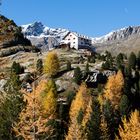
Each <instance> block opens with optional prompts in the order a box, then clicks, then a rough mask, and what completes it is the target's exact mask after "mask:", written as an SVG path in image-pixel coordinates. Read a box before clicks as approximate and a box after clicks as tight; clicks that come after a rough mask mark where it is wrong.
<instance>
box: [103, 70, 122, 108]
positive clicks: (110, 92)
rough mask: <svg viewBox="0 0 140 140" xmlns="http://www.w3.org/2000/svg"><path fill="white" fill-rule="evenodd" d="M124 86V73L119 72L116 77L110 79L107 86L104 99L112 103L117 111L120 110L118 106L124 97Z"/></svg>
mask: <svg viewBox="0 0 140 140" xmlns="http://www.w3.org/2000/svg"><path fill="white" fill-rule="evenodd" d="M123 86H124V78H123V74H122V72H121V71H120V70H119V71H118V72H117V74H116V75H112V76H110V77H109V78H108V81H107V84H106V86H105V91H104V93H105V94H104V97H105V99H107V100H110V101H111V104H112V105H113V107H114V108H115V109H118V105H119V102H120V99H121V96H122V89H123Z"/></svg>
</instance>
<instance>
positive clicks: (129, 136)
mask: <svg viewBox="0 0 140 140" xmlns="http://www.w3.org/2000/svg"><path fill="white" fill-rule="evenodd" d="M122 122H123V127H122V126H121V125H120V126H119V135H120V138H121V139H122V140H140V112H139V111H138V110H135V111H134V112H132V113H131V115H130V119H129V121H127V119H126V117H125V118H123V119H122ZM120 138H119V137H118V136H116V140H120Z"/></svg>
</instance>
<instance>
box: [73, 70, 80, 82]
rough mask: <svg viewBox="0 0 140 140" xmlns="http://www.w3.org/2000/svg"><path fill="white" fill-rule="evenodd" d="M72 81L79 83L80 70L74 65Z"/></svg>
mask: <svg viewBox="0 0 140 140" xmlns="http://www.w3.org/2000/svg"><path fill="white" fill-rule="evenodd" d="M74 81H75V82H76V83H77V84H80V83H81V70H80V68H79V67H76V68H75V69H74Z"/></svg>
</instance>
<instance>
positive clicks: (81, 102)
mask: <svg viewBox="0 0 140 140" xmlns="http://www.w3.org/2000/svg"><path fill="white" fill-rule="evenodd" d="M89 97H90V96H89V93H88V90H87V87H86V84H85V83H82V84H81V86H80V87H79V90H78V92H77V94H76V96H75V99H74V100H73V101H72V104H71V107H70V113H69V114H70V126H69V129H68V135H67V136H66V140H73V139H75V140H85V137H84V136H83V135H82V134H83V132H82V125H81V124H79V123H78V121H77V117H78V115H79V111H80V110H82V112H83V115H84V114H85V110H86V107H87V105H88V102H89Z"/></svg>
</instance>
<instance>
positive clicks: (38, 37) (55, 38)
mask: <svg viewBox="0 0 140 140" xmlns="http://www.w3.org/2000/svg"><path fill="white" fill-rule="evenodd" d="M21 27H22V32H23V34H24V35H25V36H26V37H27V38H28V39H29V40H31V42H32V44H33V45H35V46H37V47H38V48H40V49H41V50H42V51H47V50H49V49H52V48H53V47H55V46H57V45H58V44H59V42H60V41H61V40H62V38H63V37H64V36H65V35H66V34H67V33H68V30H66V29H61V28H56V29H53V28H49V27H47V26H45V25H43V24H42V23H41V22H35V23H32V24H27V25H22V26H21Z"/></svg>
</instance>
